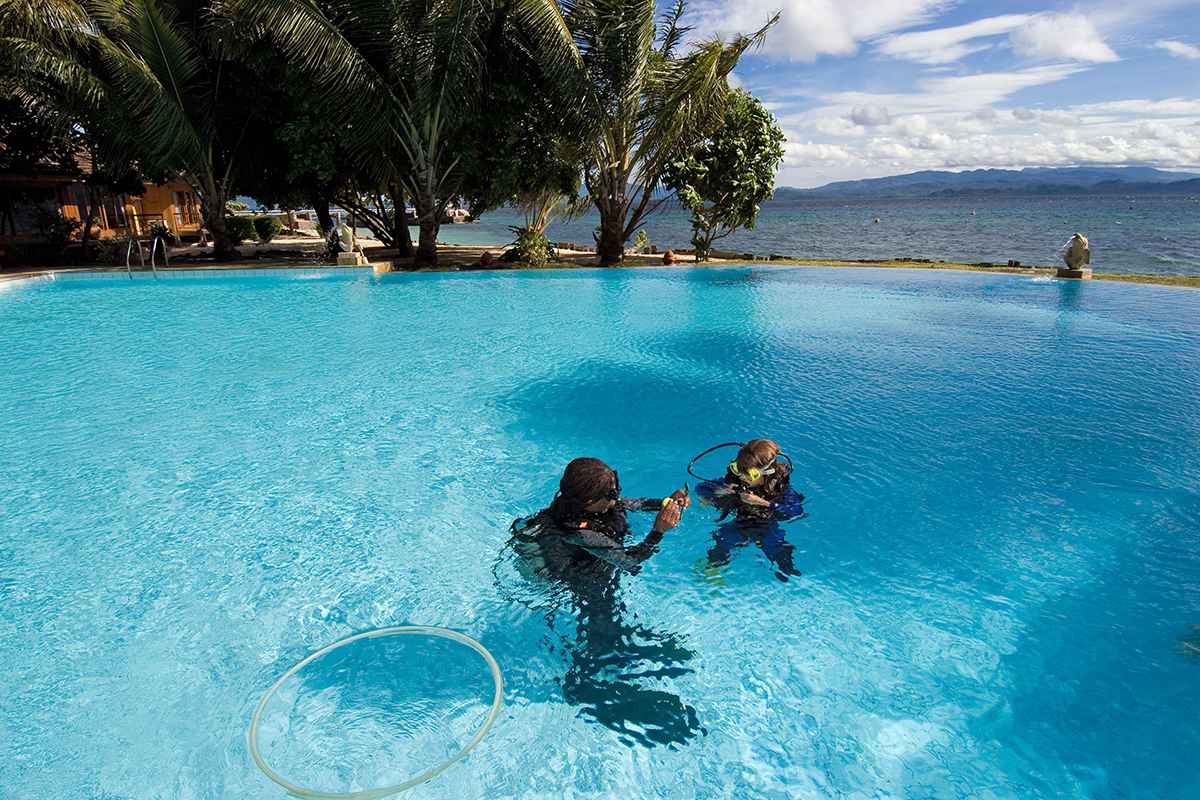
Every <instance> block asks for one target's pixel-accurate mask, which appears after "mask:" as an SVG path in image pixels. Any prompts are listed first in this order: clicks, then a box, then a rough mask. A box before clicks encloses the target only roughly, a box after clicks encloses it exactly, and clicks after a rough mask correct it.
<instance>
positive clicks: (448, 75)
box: [229, 0, 577, 262]
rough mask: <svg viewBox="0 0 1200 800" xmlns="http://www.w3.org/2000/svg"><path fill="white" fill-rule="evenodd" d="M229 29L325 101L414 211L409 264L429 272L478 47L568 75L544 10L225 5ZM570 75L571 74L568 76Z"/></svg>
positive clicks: (458, 185)
mask: <svg viewBox="0 0 1200 800" xmlns="http://www.w3.org/2000/svg"><path fill="white" fill-rule="evenodd" d="M229 5H230V7H231V9H232V12H233V15H234V18H235V19H236V20H238V23H239V25H240V26H248V27H251V28H253V29H257V30H262V31H269V32H270V35H272V36H273V37H275V39H276V41H277V42H278V43H279V44H280V46H281V47H282V48H283V49H284V51H285V52H286V53H287V54H288V56H289V57H290V58H292V59H293V60H294V61H296V62H297V63H298V64H300V65H301V66H302V68H304V69H305V70H306V71H307V73H308V74H309V75H310V76H311V79H312V80H313V82H314V85H315V86H316V87H317V88H318V90H319V91H321V92H323V93H324V94H325V95H326V96H327V97H328V98H330V99H332V100H333V101H334V103H333V105H332V106H331V108H332V109H336V110H335V111H333V112H332V113H335V114H337V115H338V119H339V121H340V122H341V124H342V125H344V126H345V129H346V130H347V132H348V142H350V144H349V147H350V149H351V150H352V151H354V152H355V153H356V155H357V157H358V159H359V161H360V163H361V164H362V165H363V167H364V169H365V170H366V172H367V173H369V174H371V175H373V176H374V177H375V178H376V179H377V180H378V181H379V182H380V183H381V184H392V183H395V184H398V185H399V186H401V187H402V188H403V194H404V196H405V197H406V198H408V199H409V200H411V202H412V203H413V205H414V206H415V208H416V216H417V225H418V227H419V229H420V234H419V241H418V245H417V252H416V257H417V259H418V260H421V261H426V262H433V261H436V260H437V234H438V230H439V226H440V224H441V219H442V216H443V214H444V213H445V211H446V208H447V206H448V205H449V204H450V203H451V202H452V201H453V200H454V199H455V198H456V197H458V196H459V195H460V194H461V191H462V188H463V184H464V180H465V177H466V176H465V174H464V170H463V165H462V158H461V157H460V153H461V148H462V147H463V143H462V141H461V139H462V137H463V135H464V132H465V131H466V130H467V129H468V128H470V127H471V126H472V125H475V124H477V122H478V121H477V120H476V119H475V118H474V114H475V112H476V111H477V110H478V109H479V108H480V106H481V98H482V96H483V92H484V87H485V85H486V83H487V79H488V74H489V69H490V58H489V55H490V54H489V47H495V46H496V43H497V41H500V42H503V43H504V46H517V47H526V48H529V49H530V50H531V51H536V52H537V53H538V54H539V59H540V60H539V63H542V64H546V65H549V66H550V68H551V69H557V70H560V71H567V72H570V70H571V69H572V68H571V67H570V66H569V65H570V62H571V60H572V58H574V51H573V48H572V47H571V39H570V34H569V32H568V31H567V30H566V28H565V26H564V25H563V22H562V16H561V14H560V13H559V10H558V7H557V6H556V5H555V3H554V2H553V0H317V2H303V0H229ZM575 71H576V72H577V67H575Z"/></svg>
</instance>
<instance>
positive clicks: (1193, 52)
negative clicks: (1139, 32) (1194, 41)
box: [1154, 39, 1200, 61]
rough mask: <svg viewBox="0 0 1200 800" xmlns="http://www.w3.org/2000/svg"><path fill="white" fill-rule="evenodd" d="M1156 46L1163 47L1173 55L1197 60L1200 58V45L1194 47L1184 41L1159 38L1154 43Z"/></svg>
mask: <svg viewBox="0 0 1200 800" xmlns="http://www.w3.org/2000/svg"><path fill="white" fill-rule="evenodd" d="M1154 46H1155V47H1161V48H1162V49H1163V50H1166V51H1167V52H1168V53H1170V54H1171V55H1173V56H1179V57H1180V58H1187V59H1191V60H1193V61H1194V60H1196V59H1198V58H1200V47H1194V46H1192V45H1190V44H1184V43H1183V42H1174V41H1171V40H1170V39H1159V40H1158V41H1157V42H1155V43H1154Z"/></svg>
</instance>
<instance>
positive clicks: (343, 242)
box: [338, 222, 363, 253]
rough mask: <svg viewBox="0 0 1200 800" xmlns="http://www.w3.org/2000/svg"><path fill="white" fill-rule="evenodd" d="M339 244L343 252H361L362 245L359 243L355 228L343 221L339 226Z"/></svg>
mask: <svg viewBox="0 0 1200 800" xmlns="http://www.w3.org/2000/svg"><path fill="white" fill-rule="evenodd" d="M338 245H339V246H340V247H341V250H342V252H343V253H361V252H362V251H363V249H362V245H361V244H359V243H358V237H357V236H355V235H354V229H353V228H351V227H350V226H349V225H347V224H346V223H344V222H343V223H342V224H341V226H340V227H339V228H338Z"/></svg>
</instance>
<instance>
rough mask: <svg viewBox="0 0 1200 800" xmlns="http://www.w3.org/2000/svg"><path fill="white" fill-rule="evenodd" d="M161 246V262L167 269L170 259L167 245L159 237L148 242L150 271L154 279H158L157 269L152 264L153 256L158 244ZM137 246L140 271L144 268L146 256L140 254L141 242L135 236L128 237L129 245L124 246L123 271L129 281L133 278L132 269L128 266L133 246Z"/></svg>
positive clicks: (169, 265)
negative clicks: (127, 274)
mask: <svg viewBox="0 0 1200 800" xmlns="http://www.w3.org/2000/svg"><path fill="white" fill-rule="evenodd" d="M160 243H161V244H162V254H163V262H164V263H165V264H166V265H167V268H168V269H169V268H170V267H171V257H170V256H169V255H167V243H166V242H165V241H164V240H163V238H162V237H161V236H155V237H154V238H152V239H151V240H150V270H151V271H152V272H153V273H154V277H155V278H157V277H158V267H157V266H156V265H155V263H154V254H155V252H156V251H157V250H158V246H159V244H160ZM135 244H136V245H137V254H138V265H139V266H140V268H141V269H145V268H146V256H145V254H143V253H142V240H141V239H139V238H138V237H136V236H130V237H129V244H128V245H126V246H125V271H126V272H127V273H129V277H130V279H132V278H133V268H132V266H131V264H130V261H132V258H133V246H134V245H135Z"/></svg>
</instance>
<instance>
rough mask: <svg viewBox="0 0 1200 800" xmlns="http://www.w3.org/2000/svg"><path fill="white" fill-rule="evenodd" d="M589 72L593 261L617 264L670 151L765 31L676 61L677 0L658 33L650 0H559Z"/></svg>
mask: <svg viewBox="0 0 1200 800" xmlns="http://www.w3.org/2000/svg"><path fill="white" fill-rule="evenodd" d="M563 9H564V11H565V16H566V19H567V24H568V25H569V26H570V28H571V30H572V31H573V32H574V35H575V42H576V44H577V47H578V50H579V53H580V60H581V61H582V63H583V65H584V67H585V69H586V71H587V77H588V90H587V96H586V101H585V102H586V107H587V109H588V111H589V113H591V114H593V115H595V117H596V119H597V120H598V133H597V136H596V137H595V138H594V139H593V142H592V147H591V153H590V158H589V159H588V162H587V163H586V164H585V167H584V178H585V181H586V183H587V187H588V191H589V193H590V195H591V198H592V202H593V203H594V204H595V206H596V209H597V211H599V212H600V241H599V248H598V251H599V254H600V260H601V261H602V262H606V263H614V262H618V261H621V260H622V259H623V258H624V255H625V242H626V241H628V239H629V237H630V236H632V235H633V233H634V231H636V230H637V228H638V226H639V224H640V223H641V221H642V219H643V218H644V217H645V216H646V214H648V213H650V212H651V211H653V210H654V209H655V208H656V207H657V206H658V205H659V204H660V203H661V202H663V199H664V198H663V197H661V196H658V197H656V191H657V190H658V189H659V187H660V184H661V182H662V177H663V172H664V170H665V169H666V167H667V165H668V164H669V163H670V161H671V158H672V155H673V153H675V152H676V151H678V150H679V149H680V148H682V147H684V146H686V145H688V144H690V143H692V142H694V141H696V140H698V139H699V138H701V137H702V136H703V135H704V133H705V132H706V131H707V130H709V129H710V128H712V127H713V126H714V125H716V124H717V123H718V122H719V120H720V117H721V114H722V113H723V111H724V108H725V94H726V92H727V91H728V82H727V78H728V76H729V73H730V72H731V71H732V70H733V68H734V67H735V66H737V62H738V59H739V58H740V57H741V56H742V54H743V53H745V52H746V50H748V49H749V48H750V47H752V46H755V45H757V44H758V43H760V42H761V41H762V38H763V36H765V35H766V32H767V30H768V29H769V28H770V27H771V25H773V24H775V22H776V20H778V15H776V16H775V18H774V19H772V20H770V21H769V22H768V23H767V24H766V25H765V26H764V27H763V28H762V29H761V30H759V31H758V32H757V33H755V34H753V35H750V36H746V35H742V34H738V35H736V36H735V37H734V38H733V40H732V42H730V43H729V44H726V43H725V42H724V41H723V40H722V39H720V38H712V39H708V40H705V41H702V42H700V43H698V44H697V45H695V46H694V47H693V48H692V49H691V50H690V51H689V52H688V53H687V54H686V55H684V56H682V57H676V56H675V54H674V48H675V45H676V44H677V43H678V42H679V40H680V38H681V36H682V34H683V33H684V32H685V31H686V29H685V28H681V27H680V26H679V19H680V17H681V16H682V14H683V11H684V2H683V0H677V2H676V4H675V6H674V7H673V9H672V10H671V11H670V12H669V13H668V14H667V16H666V20H665V25H664V26H663V30H662V34H661V37H660V36H659V35H658V31H657V30H656V27H655V0H563Z"/></svg>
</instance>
